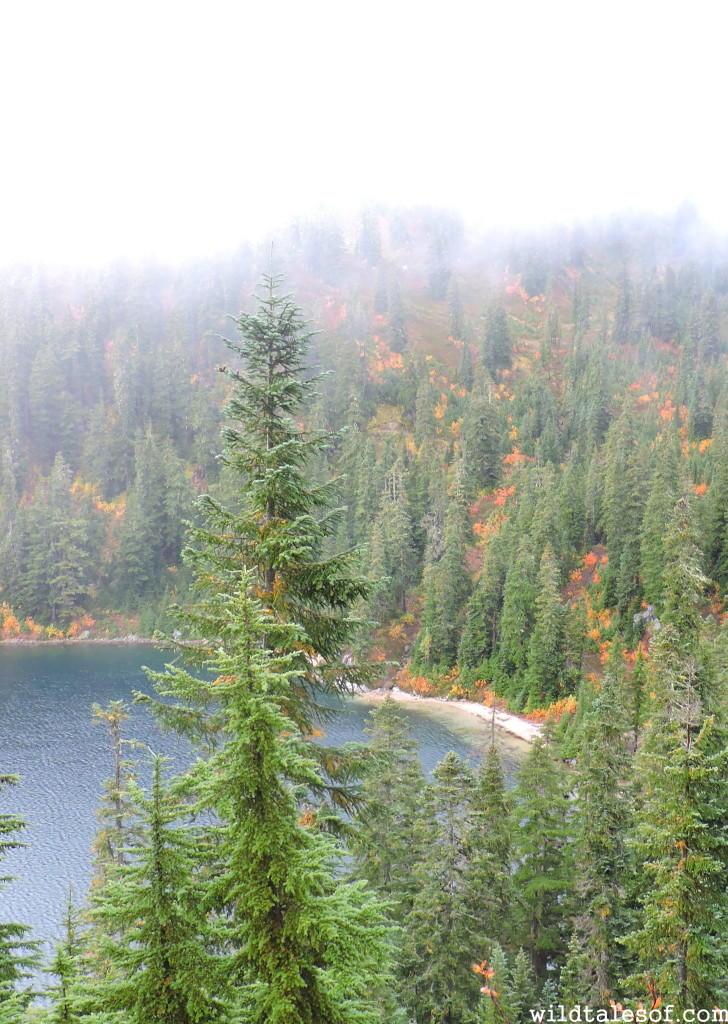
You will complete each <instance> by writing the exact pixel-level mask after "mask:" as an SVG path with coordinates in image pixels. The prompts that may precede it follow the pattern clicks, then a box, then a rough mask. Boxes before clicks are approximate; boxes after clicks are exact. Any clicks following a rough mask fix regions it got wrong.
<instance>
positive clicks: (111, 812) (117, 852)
mask: <svg viewBox="0 0 728 1024" xmlns="http://www.w3.org/2000/svg"><path fill="white" fill-rule="evenodd" d="M91 710H92V715H93V718H94V720H95V721H96V722H99V723H101V724H102V725H105V726H106V729H107V731H108V733H109V739H110V741H111V748H112V751H113V757H114V771H113V774H112V775H111V776H110V777H109V778H108V779H107V781H106V783H105V785H104V796H103V800H102V802H101V807H100V808H99V811H98V812H97V813H98V818H99V822H100V825H101V827H100V829H99V832H98V833H97V836H96V839H95V841H94V846H93V849H94V855H95V857H94V860H95V869H96V878H97V879H98V884H103V881H104V879H105V877H106V875H107V873H108V870H109V868H110V867H111V865H113V864H123V863H125V861H126V860H127V859H128V857H127V855H126V853H125V850H128V848H129V847H130V846H131V845H132V844H133V842H134V837H135V833H136V823H135V817H136V815H135V811H134V808H133V806H132V804H131V803H130V800H129V787H130V786H131V784H132V782H133V781H134V780H135V778H136V766H137V762H136V761H133V760H129V758H128V757H125V756H124V747H125V746H127V747H131V748H134V747H136V746H137V745H138V744H137V743H136V742H135V741H134V740H127V739H124V737H123V735H122V726H123V723H124V722H126V721H128V719H129V711H128V708H127V706H126V705H125V704H124V702H123V701H120V700H112V701H110V702H109V704H108V706H107V707H105V708H102V707H101V706H100V705H99V704H93V705H92V709H91Z"/></svg>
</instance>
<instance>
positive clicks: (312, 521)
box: [187, 276, 371, 732]
mask: <svg viewBox="0 0 728 1024" xmlns="http://www.w3.org/2000/svg"><path fill="white" fill-rule="evenodd" d="M263 281H264V294H263V295H262V297H261V298H260V303H259V307H258V310H257V312H256V313H241V314H240V316H239V317H237V318H236V319H235V321H234V322H235V324H236V326H237V328H238V330H239V332H240V339H239V340H238V341H230V340H227V339H226V344H227V345H228V348H229V349H230V350H231V351H232V352H233V353H234V354H235V355H236V356H238V357H239V358H240V360H241V361H242V366H241V368H240V369H236V368H233V367H224V368H223V372H224V373H225V375H226V376H227V377H228V379H229V380H230V381H231V383H232V397H231V399H230V402H229V404H228V406H227V409H226V416H227V420H228V424H227V426H226V427H225V428H224V430H223V442H224V451H223V455H222V462H223V464H224V465H225V466H226V467H227V468H228V469H229V471H230V473H231V474H232V475H233V477H234V479H235V481H236V486H237V489H238V495H237V499H236V501H235V504H234V506H232V507H226V506H224V505H223V504H222V503H221V502H219V501H218V500H216V499H214V498H212V497H211V496H209V495H206V496H203V497H202V498H201V499H200V503H199V504H200V511H201V514H202V518H203V521H202V525H200V526H198V527H196V528H195V529H193V530H192V532H191V538H192V542H193V545H194V548H190V549H188V551H187V560H188V562H190V563H191V564H192V565H195V564H199V565H204V570H201V571H204V572H205V573H207V574H210V575H211V576H212V577H216V578H217V584H216V586H217V587H218V588H219V587H222V586H228V587H230V586H234V583H235V580H237V579H238V578H241V579H242V578H244V577H245V574H246V572H247V571H253V572H254V573H255V586H256V589H257V593H258V594H259V596H260V599H261V601H262V602H263V604H264V606H265V607H266V608H267V609H268V610H269V613H270V616H271V617H270V624H271V625H270V629H269V631H268V633H267V635H266V643H267V644H268V645H271V646H272V647H275V646H276V643H278V642H279V641H278V640H277V633H276V630H277V624H278V623H285V622H287V621H294V622H296V623H298V625H299V626H300V627H301V632H299V633H298V634H296V637H297V639H296V644H297V652H298V665H299V673H300V676H301V686H300V687H299V690H298V694H297V699H298V707H299V719H298V720H299V724H300V725H301V727H302V729H303V731H304V732H310V730H311V729H312V728H313V725H314V721H313V718H314V709H315V706H316V704H317V699H316V696H315V694H316V693H320V692H321V690H322V689H323V688H328V689H335V690H343V689H347V688H349V687H350V686H351V685H353V684H355V683H360V682H363V681H365V680H366V679H367V678H369V675H370V672H369V670H367V669H366V668H360V667H357V666H356V665H353V664H349V663H348V662H346V663H345V662H344V661H343V660H342V647H343V646H344V644H347V643H350V642H351V641H352V640H353V639H354V638H355V636H356V635H357V633H358V631H359V630H360V628H361V625H362V624H361V622H360V621H359V620H358V619H356V618H354V617H352V615H351V614H350V610H351V608H352V607H353V606H354V605H355V604H356V603H357V602H358V601H359V600H361V599H362V598H366V597H367V595H368V593H369V590H370V586H371V585H370V583H369V581H368V580H367V579H366V578H365V577H364V576H363V575H359V574H358V572H357V566H356V562H357V558H356V555H355V553H353V552H351V551H346V552H343V553H341V554H337V555H333V556H331V557H323V556H322V550H321V549H322V546H323V545H324V543H325V542H326V541H327V540H328V539H329V538H332V537H334V536H335V535H336V533H337V531H338V529H339V526H340V524H341V522H342V519H343V510H342V509H340V508H337V507H336V506H335V499H336V489H335V487H334V485H333V484H332V483H330V482H326V483H324V484H321V485H313V484H311V482H310V473H311V467H312V465H314V464H315V463H316V462H317V460H318V459H319V457H320V456H321V454H322V453H325V452H326V451H327V450H328V449H329V448H330V446H331V444H332V440H333V438H332V437H331V436H330V435H326V434H321V433H316V432H311V431H306V430H305V429H303V428H301V427H300V426H299V425H298V424H297V422H296V420H295V417H296V416H300V415H301V413H302V412H303V411H304V408H305V403H306V401H307V400H308V399H310V398H311V396H312V395H313V392H314V389H315V386H316V380H317V379H318V378H313V379H311V378H306V372H307V368H306V362H305V356H306V353H307V350H308V347H309V344H310V341H311V338H312V337H313V335H312V334H311V333H310V332H308V331H307V330H306V323H305V322H304V321H303V319H302V316H301V311H300V309H299V308H298V307H297V306H296V305H295V304H294V303H293V302H292V300H291V298H290V297H287V296H286V297H281V296H279V295H278V294H277V292H276V287H277V284H278V279H277V278H274V277H272V276H266V277H264V279H263ZM282 635H283V636H285V638H286V640H287V641H290V640H291V636H292V635H291V634H289V633H286V632H285V631H284V633H283V634H282ZM188 656H190V657H192V654H191V652H188ZM313 661H315V662H316V663H317V664H316V670H315V672H314V671H313V670H312V662H313Z"/></svg>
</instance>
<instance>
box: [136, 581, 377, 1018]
mask: <svg viewBox="0 0 728 1024" xmlns="http://www.w3.org/2000/svg"><path fill="white" fill-rule="evenodd" d="M233 572H234V574H235V578H236V580H239V578H240V577H239V573H238V572H237V570H231V575H232V574H233ZM226 582H227V583H228V585H227V586H226V588H225V589H224V591H223V592H217V593H215V592H213V593H212V594H211V595H210V596H209V598H208V599H207V600H206V602H205V604H204V606H203V607H202V608H199V607H198V611H197V612H196V613H195V614H196V619H197V624H198V627H199V628H200V630H201V632H203V634H204V635H205V636H206V637H209V638H210V639H211V640H212V641H213V645H212V648H211V653H210V654H209V655H208V656H207V657H206V658H205V660H204V661H203V666H204V668H205V669H206V671H207V674H208V678H209V679H210V681H208V682H206V681H204V680H202V679H198V678H195V677H193V676H191V675H190V674H189V673H188V672H186V671H185V670H184V669H182V668H181V667H176V668H175V667H170V668H169V669H168V670H167V672H166V673H163V674H156V673H151V675H152V677H153V678H155V679H156V681H157V683H158V685H161V687H162V688H163V689H165V690H167V691H168V692H171V693H173V694H175V695H176V696H178V697H184V698H185V699H186V700H187V701H190V699H191V698H194V700H195V702H196V704H197V706H198V707H205V706H210V705H212V704H213V703H216V704H217V711H216V717H217V725H218V726H219V727H220V728H221V738H222V743H221V745H220V746H219V748H218V749H217V751H216V752H215V753H214V754H213V755H212V756H211V757H210V758H209V760H208V761H206V762H198V765H197V767H196V769H195V773H194V774H195V779H194V783H195V789H196V792H197V793H198V805H199V807H200V809H208V810H209V811H210V812H212V813H214V816H215V818H216V819H217V820H218V821H219V822H220V823H221V826H222V829H221V834H220V838H219V843H218V845H217V848H216V851H215V854H216V864H217V867H216V870H215V873H214V878H213V880H212V882H211V883H210V885H209V887H208V890H207V896H206V897H205V907H206V909H207V910H208V911H214V912H216V913H217V914H218V915H220V914H224V915H225V921H226V927H227V936H226V939H225V947H226V948H228V949H229V950H230V951H231V952H230V954H229V960H228V961H227V965H226V968H225V971H226V977H229V979H230V980H231V981H232V982H233V984H234V985H236V986H238V987H241V992H242V996H241V997H242V999H243V1002H244V1004H245V1006H246V1011H245V1012H246V1017H245V1019H246V1020H248V1021H250V1024H349V1022H354V1021H356V1022H357V1024H366V1022H372V1024H374V1022H375V1021H377V1020H378V1015H377V1010H376V991H377V988H378V986H379V983H380V981H379V980H380V979H381V983H382V984H385V981H386V967H387V943H386V936H387V928H386V926H385V923H384V919H383V916H382V913H381V911H380V910H379V908H378V905H377V904H376V903H374V902H373V900H372V898H371V897H369V896H367V895H366V894H365V893H364V892H363V890H362V889H361V887H360V885H358V884H353V883H349V882H346V881H345V880H339V879H337V877H336V875H337V871H336V867H335V863H336V861H337V859H340V856H341V854H340V851H339V850H338V848H337V845H336V842H335V840H334V839H333V838H332V837H331V836H329V835H327V834H324V833H322V832H319V831H318V830H317V829H316V828H315V827H314V825H313V818H312V816H311V815H310V813H309V812H306V813H304V815H303V817H301V812H300V807H299V804H298V799H299V798H303V797H305V796H306V795H307V794H316V793H320V792H321V791H322V790H323V789H325V787H326V780H325V779H324V778H323V777H322V774H321V769H320V768H319V766H318V764H317V761H315V760H314V759H313V757H312V756H311V753H310V751H311V744H310V743H309V742H307V741H306V740H305V738H304V737H303V736H302V734H301V732H300V730H299V729H298V726H297V719H298V717H299V716H298V701H297V698H296V694H295V691H296V688H297V685H298V683H297V680H298V676H299V668H298V655H297V652H296V644H295V643H294V642H293V641H292V639H291V638H289V637H286V636H285V634H286V633H295V634H298V636H299V637H301V636H303V635H305V634H304V633H303V630H302V629H301V628H300V627H298V626H297V625H288V626H285V627H284V626H283V625H281V626H279V627H278V628H277V632H276V638H277V642H278V645H279V646H280V647H282V648H285V649H287V650H288V651H289V653H287V654H277V653H276V652H275V651H271V650H270V649H269V637H270V629H271V626H270V613H269V612H268V611H267V609H266V608H265V607H264V606H263V605H262V604H261V603H260V602H259V601H258V600H257V599H254V598H253V597H252V596H251V594H250V589H249V588H250V583H248V586H247V587H245V589H243V590H242V591H240V592H238V593H235V592H234V590H233V581H232V580H229V581H226ZM251 582H252V581H251ZM204 583H205V581H204V580H200V585H202V586H204ZM212 677H214V678H212ZM190 713H193V710H192V708H191V709H190ZM339 756H340V755H339Z"/></svg>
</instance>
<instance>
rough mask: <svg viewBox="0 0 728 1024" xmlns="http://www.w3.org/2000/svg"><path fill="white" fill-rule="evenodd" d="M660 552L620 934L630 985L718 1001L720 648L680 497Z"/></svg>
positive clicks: (723, 960) (725, 858)
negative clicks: (660, 593) (660, 601)
mask: <svg viewBox="0 0 728 1024" xmlns="http://www.w3.org/2000/svg"><path fill="white" fill-rule="evenodd" d="M665 551H666V565H665V577H664V578H665V606H664V613H663V617H662V626H661V628H660V630H659V631H658V633H657V635H656V637H655V638H654V640H653V643H652V647H651V651H650V660H649V663H648V685H649V689H650V692H651V694H654V697H653V698H652V699H653V706H652V707H651V709H650V713H649V718H650V725H649V728H648V729H647V730H646V732H645V738H644V741H643V746H642V750H641V752H640V754H639V758H638V763H637V775H638V777H639V778H640V780H641V808H640V815H639V818H638V821H637V826H636V831H635V836H634V844H633V845H634V849H635V853H636V855H637V857H638V858H639V860H640V861H641V862H643V863H644V874H645V878H644V882H643V885H644V895H643V897H642V900H641V903H642V908H641V916H640V919H639V922H638V927H637V928H636V929H635V930H634V931H632V932H631V933H630V934H629V935H628V937H627V940H626V941H627V944H628V947H629V948H630V949H631V950H632V952H633V953H634V954H635V956H636V957H637V960H638V962H639V965H640V968H641V972H643V973H641V974H640V975H639V976H637V978H636V979H635V984H636V985H639V984H640V983H642V984H643V983H644V976H645V975H646V976H647V978H648V979H651V983H652V984H653V985H654V988H655V991H656V992H657V994H658V995H659V996H660V997H661V998H662V1000H663V1002H665V1003H671V1004H673V1005H674V1006H675V1008H676V1009H677V1010H678V1011H682V1010H683V1009H685V1008H687V1007H690V1008H699V1007H704V1006H712V1005H715V1004H718V1005H721V1000H723V999H725V997H726V995H728V992H727V991H726V989H727V986H726V980H725V979H726V978H728V943H726V939H725V927H724V922H725V920H726V917H727V916H728V903H727V902H726V891H725V871H726V865H727V864H728V840H727V839H726V835H725V831H726V822H728V726H727V725H726V718H725V698H726V695H725V682H724V673H725V668H724V654H723V652H722V651H721V650H718V651H716V650H715V642H713V643H712V644H711V643H709V638H708V636H707V629H706V627H705V626H704V624H703V622H702V619H701V616H700V612H699V607H698V606H699V603H700V601H701V600H702V593H703V590H704V587H705V585H706V583H707V579H706V577H705V576H704V575H703V572H702V568H701V554H700V550H699V546H698V535H697V531H696V526H695V513H694V508H693V502H692V501H691V500H690V498H689V497H688V496H684V497H682V498H680V499H679V501H678V503H677V505H676V507H675V511H674V514H673V517H672V521H671V524H670V528H669V530H668V534H667V537H666V539H665ZM711 648H712V649H711ZM641 994H646V993H644V991H643V992H642V993H641Z"/></svg>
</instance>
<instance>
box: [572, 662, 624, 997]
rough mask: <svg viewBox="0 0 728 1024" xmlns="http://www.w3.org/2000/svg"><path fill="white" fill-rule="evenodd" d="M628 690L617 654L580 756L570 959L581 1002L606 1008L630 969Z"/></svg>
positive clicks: (583, 736) (586, 724) (589, 721)
mask: <svg viewBox="0 0 728 1024" xmlns="http://www.w3.org/2000/svg"><path fill="white" fill-rule="evenodd" d="M624 691H625V670H624V664H623V662H622V661H621V659H620V658H619V657H618V655H616V654H612V657H611V660H610V663H609V666H608V669H607V672H606V673H605V675H604V678H603V679H602V682H601V687H600V690H599V693H598V694H597V695H596V697H595V699H594V701H593V703H592V704H591V706H590V708H589V710H588V712H587V715H586V718H585V719H584V722H583V724H582V729H581V749H580V753H579V758H578V767H579V777H578V782H577V793H578V802H577V804H576V813H575V820H576V823H577V830H578V831H577V836H576V877H575V881H574V890H575V895H576V898H577V901H578V907H579V909H578V912H577V914H576V917H575V919H574V932H573V938H574V941H575V943H576V950H574V949H571V950H570V964H571V970H572V971H573V972H574V973H575V976H576V979H577V981H576V988H577V990H578V995H579V1000H578V1001H579V1002H582V1003H585V1004H586V1005H593V1006H604V1007H606V1006H608V1005H609V1000H610V999H617V998H619V996H620V995H622V993H621V992H620V991H619V990H618V987H617V986H618V985H619V982H620V980H621V979H622V978H623V977H624V976H625V974H626V964H625V962H624V960H625V957H624V949H623V947H622V946H621V945H620V944H619V938H620V937H621V935H623V934H624V931H625V930H626V927H627V922H628V917H627V910H626V904H627V895H628V894H627V892H626V888H625V879H626V878H627V877H628V875H629V871H630V864H629V857H628V853H627V848H626V840H627V836H628V834H629V831H630V827H631V813H630V807H629V801H628V792H629V791H628V788H627V784H628V783H629V777H630V762H629V755H628V753H627V749H626V743H625V737H626V733H627V729H628V725H629V722H628V719H627V716H626V714H625V713H624V710H623V698H624Z"/></svg>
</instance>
